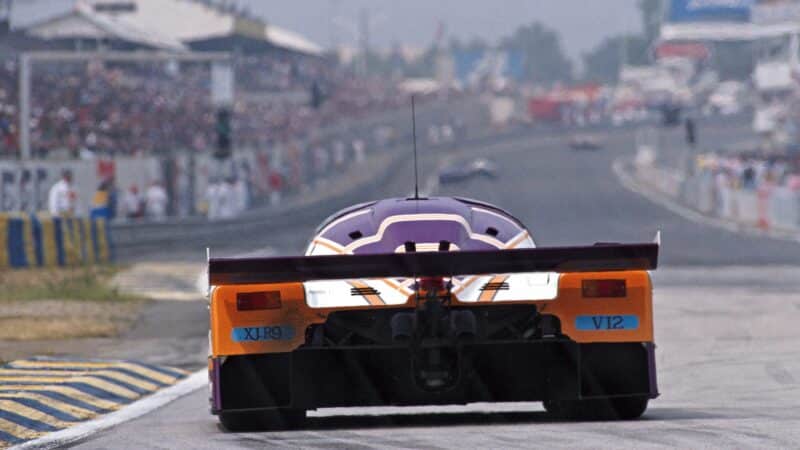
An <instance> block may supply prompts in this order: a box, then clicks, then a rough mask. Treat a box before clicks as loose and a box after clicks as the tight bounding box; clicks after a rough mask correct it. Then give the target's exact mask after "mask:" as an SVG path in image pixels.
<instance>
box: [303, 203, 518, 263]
mask: <svg viewBox="0 0 800 450" xmlns="http://www.w3.org/2000/svg"><path fill="white" fill-rule="evenodd" d="M381 224H384V227H383V228H384V229H383V230H381V229H380V228H381ZM523 231H526V229H525V227H524V226H523V225H522V224H521V223H520V222H519V221H518V220H517V219H515V218H514V217H513V216H511V215H509V214H508V213H507V212H505V211H503V210H502V209H500V208H497V207H495V206H492V205H488V204H485V203H480V202H475V201H472V200H465V199H456V198H450V197H434V198H427V199H419V200H415V199H399V198H393V199H387V200H380V201H377V202H374V203H368V204H364V205H359V206H356V207H353V208H350V209H347V210H344V211H342V212H340V213H338V214H336V215H334V216H332V218H330V219H329V220H327V221H326V222H325V223H323V224H322V225H321V226H320V231H319V234H318V235H317V237H320V238H324V239H326V240H328V241H331V242H334V243H336V244H338V245H340V246H342V247H347V246H348V245H350V244H352V243H354V242H356V244H355V247H354V248H353V253H355V254H374V253H394V252H395V250H396V249H397V248H398V247H401V246H403V244H404V243H405V242H408V241H411V242H414V243H437V242H440V241H448V242H450V243H451V244H454V245H456V246H457V247H458V248H459V249H461V250H491V249H497V248H502V247H503V246H504V245H505V244H506V243H507V242H509V241H510V240H511V239H513V238H515V237H517V236H519V235H520V233H522V232H523ZM378 234H380V236H376V235H378ZM487 241H488V242H487Z"/></svg>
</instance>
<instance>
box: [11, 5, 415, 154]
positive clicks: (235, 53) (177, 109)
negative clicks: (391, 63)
mask: <svg viewBox="0 0 800 450" xmlns="http://www.w3.org/2000/svg"><path fill="white" fill-rule="evenodd" d="M14 5H15V6H14V9H13V13H12V17H11V33H10V34H8V35H6V36H5V37H4V38H3V39H2V40H0V42H4V43H5V44H4V45H2V44H0V158H3V157H12V158H13V157H16V156H18V155H22V156H23V157H27V156H28V155H30V156H32V157H34V158H50V157H53V156H55V157H59V158H60V157H71V158H75V157H79V156H81V155H89V156H91V155H109V156H112V155H128V156H130V155H153V154H163V153H169V152H175V151H192V152H209V151H211V150H213V147H214V145H215V144H214V142H215V138H214V129H215V125H214V105H212V99H211V96H210V89H209V86H210V83H211V71H210V67H209V65H208V63H207V62H206V63H193V62H187V61H186V60H188V59H191V58H189V57H188V56H191V55H197V54H204V53H206V52H211V51H213V52H215V53H220V52H221V53H225V54H230V55H232V58H231V61H232V63H233V68H234V71H235V84H236V102H235V104H234V105H233V111H232V112H233V127H234V137H235V142H234V145H236V146H247V147H250V148H253V147H257V148H264V146H268V145H272V144H273V143H275V142H281V141H285V140H287V139H293V138H297V137H302V136H306V135H308V134H309V133H311V132H312V131H313V130H314V129H317V128H318V127H320V126H323V125H327V124H332V123H333V122H336V121H339V120H342V119H344V118H347V117H360V116H363V115H365V114H369V113H371V112H374V111H376V110H382V109H384V110H385V109H390V108H393V107H395V106H397V104H398V102H402V101H403V97H402V96H401V95H398V93H397V90H396V89H394V86H393V85H392V82H391V80H383V79H366V78H357V77H354V76H353V74H352V73H351V72H350V70H348V69H347V68H343V67H339V66H338V65H337V64H334V63H331V61H330V60H329V59H328V58H327V57H326V55H324V54H323V49H322V48H321V47H320V46H318V45H317V44H315V43H313V42H311V41H310V40H308V39H306V38H305V37H303V36H301V35H299V34H296V33H293V32H291V31H288V30H285V29H282V28H280V27H276V26H274V25H271V24H268V23H266V22H265V21H263V20H262V19H259V18H257V17H254V16H253V15H251V14H249V13H248V12H247V11H245V10H241V9H237V8H233V7H230V6H225V5H227V3H224V4H223V3H220V2H214V1H210V0H205V1H201V0H83V1H77V0H75V1H71V0H63V1H51V0H29V1H25V2H16V3H15V4H14ZM38 50H48V51H53V50H56V51H57V52H56V53H53V54H54V55H58V54H62V55H69V54H71V53H72V52H78V53H75V56H80V57H79V58H77V57H76V58H69V57H67V58H64V57H60V58H59V57H56V58H55V59H53V60H48V59H47V58H41V57H39V58H37V59H36V60H35V62H34V63H33V64H32V69H31V70H30V73H31V75H30V80H29V81H30V84H29V85H30V86H31V87H32V88H31V89H30V101H29V102H21V100H20V96H19V92H20V89H19V86H20V77H19V74H20V66H21V65H20V60H19V59H18V56H19V55H20V54H21V53H23V52H27V51H38ZM129 51H134V52H129ZM59 52H60V53H59ZM109 52H114V54H127V53H129V54H130V55H131V58H130V59H131V61H127V62H125V61H121V60H124V59H125V58H124V57H122V58H116V59H115V60H114V61H113V62H112V61H109V60H106V59H104V58H103V57H102V55H103V54H109ZM148 54H150V55H154V57H153V58H152V60H149V59H148V57H147V55H148ZM156 55H157V57H156ZM169 55H175V56H174V57H172V56H169ZM179 55H184V56H187V58H184V57H181V56H179ZM39 56H42V55H41V54H40V55H39ZM170 60H173V61H171V62H170ZM178 60H182V61H183V62H178ZM44 86H46V87H47V89H42V87H44ZM26 92H28V91H26ZM312 92H316V93H322V94H323V96H324V100H325V101H324V102H320V101H319V100H320V99H313V100H312ZM21 103H25V104H29V105H30V106H29V111H30V114H29V115H25V116H26V117H29V118H30V127H29V129H30V130H31V131H30V135H29V137H28V136H25V135H22V136H21V135H20V132H19V130H20V129H22V128H20V126H19V123H20V120H21V119H20V114H19V111H20V107H19V105H21ZM21 147H24V150H23V151H20V148H21Z"/></svg>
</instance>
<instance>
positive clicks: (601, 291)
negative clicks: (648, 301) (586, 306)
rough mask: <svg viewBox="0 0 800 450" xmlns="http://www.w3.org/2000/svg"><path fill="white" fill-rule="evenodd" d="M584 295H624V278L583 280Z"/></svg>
mask: <svg viewBox="0 0 800 450" xmlns="http://www.w3.org/2000/svg"><path fill="white" fill-rule="evenodd" d="M582 287H583V296H584V297H591V298H595V297H625V295H627V287H626V286H625V280H583V285H582Z"/></svg>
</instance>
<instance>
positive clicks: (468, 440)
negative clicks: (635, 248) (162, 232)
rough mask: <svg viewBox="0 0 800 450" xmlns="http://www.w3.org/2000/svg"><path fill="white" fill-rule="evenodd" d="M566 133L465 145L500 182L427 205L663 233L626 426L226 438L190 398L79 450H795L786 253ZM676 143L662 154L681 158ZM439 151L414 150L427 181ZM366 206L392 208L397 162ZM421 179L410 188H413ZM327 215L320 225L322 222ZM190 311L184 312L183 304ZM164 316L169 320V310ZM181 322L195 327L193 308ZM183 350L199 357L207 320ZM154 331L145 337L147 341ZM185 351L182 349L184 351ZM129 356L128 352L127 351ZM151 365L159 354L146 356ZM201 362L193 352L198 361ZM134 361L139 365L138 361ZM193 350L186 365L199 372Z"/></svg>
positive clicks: (613, 230)
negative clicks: (633, 411)
mask: <svg viewBox="0 0 800 450" xmlns="http://www.w3.org/2000/svg"><path fill="white" fill-rule="evenodd" d="M744 127H746V124H743V123H738V124H737V123H733V124H724V123H723V124H717V125H706V126H701V128H700V133H701V134H700V136H701V139H704V140H706V142H713V143H714V144H718V145H735V144H736V141H737V140H740V139H744V138H745V137H744V136H745V134H746V133H743V132H742V131H741V130H742V129H743V128H744ZM567 139H568V137H567V136H566V135H559V134H553V133H545V134H530V135H527V136H522V137H518V138H515V139H507V140H499V141H497V142H496V143H491V144H487V145H482V146H480V147H474V148H463V149H461V152H460V153H459V157H471V156H489V157H492V158H493V159H494V160H495V161H496V162H497V164H498V166H499V169H500V174H501V176H500V178H498V179H496V180H488V179H474V180H469V181H467V182H464V183H461V184H458V185H447V186H440V187H439V189H438V190H437V193H438V194H441V195H461V196H467V197H473V198H477V199H481V200H485V201H489V202H492V203H495V204H497V205H499V206H502V207H504V208H507V209H508V210H509V211H511V212H512V213H514V214H516V215H517V216H518V217H519V218H520V219H521V220H522V221H523V222H525V223H526V224H527V225H528V226H529V227H530V229H531V231H532V233H533V236H534V238H535V239H536V241H537V243H538V244H539V245H540V246H549V245H562V244H587V243H593V242H595V241H603V242H613V241H621V242H634V241H649V240H651V239H652V238H653V235H654V234H655V232H656V230H661V231H662V233H663V240H662V258H661V262H662V263H663V265H662V266H661V268H660V269H659V270H658V271H656V273H655V285H656V292H655V321H656V342H657V344H658V350H657V364H658V369H659V372H658V375H659V384H660V386H659V387H660V391H661V393H662V395H661V397H660V398H658V399H656V400H655V401H653V402H651V404H650V408H649V409H648V411H647V413H646V414H645V416H644V418H643V419H641V420H638V421H632V422H593V423H572V422H556V421H553V420H551V419H550V418H549V417H548V416H547V415H546V414H545V413H544V412H543V411H542V408H541V406H540V405H539V404H529V403H525V404H502V405H487V404H477V405H468V406H465V407H462V406H455V407H426V408H368V409H341V410H338V409H334V410H330V409H329V410H320V411H316V412H312V413H310V414H309V415H310V420H309V423H308V428H307V429H305V430H301V431H287V432H272V433H242V434H235V433H226V432H224V431H223V430H222V429H221V428H219V426H218V425H217V422H216V419H215V418H214V417H212V416H210V415H209V414H208V403H207V391H206V390H205V389H200V390H198V391H196V392H194V393H192V394H190V395H188V396H186V397H184V398H181V399H179V400H177V401H175V402H173V403H171V404H169V405H167V406H165V407H163V408H161V409H158V410H156V411H154V412H152V413H150V414H148V415H146V416H143V417H141V418H139V419H136V420H133V421H131V422H128V423H125V424H122V425H119V426H117V427H115V428H112V429H109V430H106V431H103V432H100V433H99V434H96V435H94V436H92V437H90V438H88V439H86V440H84V441H82V442H80V443H78V444H76V447H77V448H214V449H216V448H298V447H300V448H376V447H392V448H462V449H463V448H531V447H558V448H579V447H582V448H646V447H648V448H649V447H682V448H701V447H703V448H705V447H715V448H731V447H733V448H763V447H776V448H796V447H798V446H800V408H798V406H800V327H798V326H797V324H798V323H800V244H798V243H795V242H788V241H780V240H774V239H770V238H760V237H752V236H743V235H739V234H735V233H732V232H729V231H725V230H720V229H717V228H713V227H711V226H707V225H703V224H699V223H695V222H692V221H689V220H687V219H684V218H682V217H680V216H678V215H676V214H674V213H671V212H669V211H667V210H665V209H662V208H661V207H659V206H657V205H655V204H653V203H651V202H649V201H648V200H646V199H645V198H643V197H642V196H640V195H638V194H636V193H633V192H630V191H628V190H626V189H625V188H623V187H622V186H621V185H620V184H619V182H618V181H617V179H616V177H615V176H614V174H613V172H612V169H611V165H612V162H613V161H614V160H615V159H617V158H619V157H625V156H632V155H633V152H634V148H633V147H634V134H633V132H632V131H617V132H610V133H609V134H608V135H607V141H606V146H605V149H603V150H601V151H597V152H575V151H571V150H569V149H568V148H567V145H566V142H567ZM680 139H681V135H680V133H679V132H678V131H674V132H671V133H667V134H666V135H665V136H664V140H663V142H664V147H665V148H671V147H673V146H674V147H675V148H677V147H679V146H680ZM441 157H442V155H441V154H427V153H424V152H423V156H422V159H421V162H422V164H421V168H422V173H423V174H428V175H430V174H431V173H432V172H433V170H434V169H433V168H434V167H435V166H436V165H437V164H438V163H439V160H440V158H441ZM407 169H408V170H407V171H406V172H405V173H404V172H398V173H396V174H395V175H394V176H393V177H391V178H390V179H388V180H386V183H384V185H383V189H382V192H366V193H360V194H357V195H355V196H354V198H353V201H354V202H356V201H363V200H366V199H368V198H370V197H373V198H374V197H383V196H402V195H406V194H407V193H408V192H409V191H410V190H411V189H412V184H411V177H410V175H411V174H412V171H411V166H410V165H409V166H408V167H407ZM423 178H424V177H423ZM324 215H325V214H323V213H321V216H324ZM315 226H316V223H302V224H297V226H296V227H294V228H293V229H290V230H282V231H271V232H270V233H268V235H265V236H258V237H251V239H250V240H249V245H250V248H258V247H271V248H273V249H275V250H276V251H277V252H279V253H298V252H299V251H301V250H302V247H303V245H304V243H305V241H306V239H307V237H308V236H309V235H310V234H311V233H312V231H313V229H314V227H315ZM196 309H197V308H196ZM173 315H174V316H178V313H177V312H173ZM191 317H192V319H196V318H198V317H202V316H199V315H198V312H197V311H195V312H194V313H193V314H192V315H191ZM195 322H199V323H195V324H193V325H192V331H191V332H185V331H184V332H182V333H183V334H182V337H181V340H183V341H186V340H192V341H193V344H192V345H187V346H186V347H185V348H200V343H201V342H202V340H204V339H205V336H204V334H205V332H206V328H205V327H206V324H205V323H202V320H195ZM162 332H163V331H159V330H155V329H154V330H152V331H151V333H152V334H153V335H155V334H158V333H162ZM184 344H186V342H184ZM138 351H140V352H141V351H142V349H139V350H138ZM152 352H153V353H158V352H159V349H158V348H153V349H152ZM198 353H200V352H198ZM140 356H141V355H140ZM203 356H204V355H202V354H198V355H197V367H198V368H200V367H202V365H203V363H204V360H203Z"/></svg>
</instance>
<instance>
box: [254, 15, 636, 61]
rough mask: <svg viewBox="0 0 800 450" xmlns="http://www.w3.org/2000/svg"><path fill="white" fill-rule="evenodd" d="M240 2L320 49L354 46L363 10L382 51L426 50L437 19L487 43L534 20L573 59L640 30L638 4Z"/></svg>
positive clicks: (457, 33)
mask: <svg viewBox="0 0 800 450" xmlns="http://www.w3.org/2000/svg"><path fill="white" fill-rule="evenodd" d="M239 1H240V3H242V4H246V5H249V6H250V8H251V10H252V11H253V12H255V13H258V14H260V15H262V16H263V17H264V18H265V19H267V21H269V22H273V23H275V24H276V25H280V26H284V27H287V28H290V29H293V30H296V31H299V32H302V33H303V34H305V35H306V36H308V37H310V38H312V39H313V40H315V41H316V42H318V43H319V44H322V45H324V46H328V45H329V44H330V43H331V40H332V37H333V38H336V35H338V39H339V42H341V43H351V44H353V43H354V42H355V35H354V33H353V31H352V29H353V27H354V26H355V25H356V23H357V20H358V16H359V10H361V9H363V8H366V9H367V10H369V11H370V15H371V16H372V17H373V23H374V26H373V31H372V36H371V41H372V42H374V45H377V46H381V47H388V46H390V45H391V44H392V43H394V42H406V43H409V44H412V45H415V46H425V45H427V44H429V43H430V42H431V41H432V40H433V37H434V34H435V31H436V28H437V23H438V22H439V21H440V20H442V21H444V23H445V24H446V28H447V32H448V34H449V35H451V36H457V37H459V38H469V37H471V36H481V37H484V38H487V39H489V40H495V39H497V38H499V37H502V36H504V35H507V34H509V33H511V32H512V31H513V30H514V29H515V28H516V27H517V26H518V25H520V24H523V23H528V22H531V21H534V20H538V21H541V22H543V23H546V24H547V25H549V26H551V27H553V28H555V29H557V30H558V31H559V32H560V33H561V35H562V38H563V44H564V47H565V48H566V51H567V52H568V53H569V55H570V56H572V57H574V58H576V59H577V58H578V57H579V56H580V54H581V52H583V51H586V50H588V49H590V48H591V47H592V46H593V45H594V44H595V43H597V42H599V41H600V40H601V39H602V38H603V37H605V36H608V35H610V34H616V33H622V32H626V31H630V32H636V31H639V30H640V28H641V27H640V23H639V14H638V9H637V7H636V4H637V0H239ZM331 18H335V20H331ZM337 23H338V24H339V25H337ZM348 29H350V31H348Z"/></svg>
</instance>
